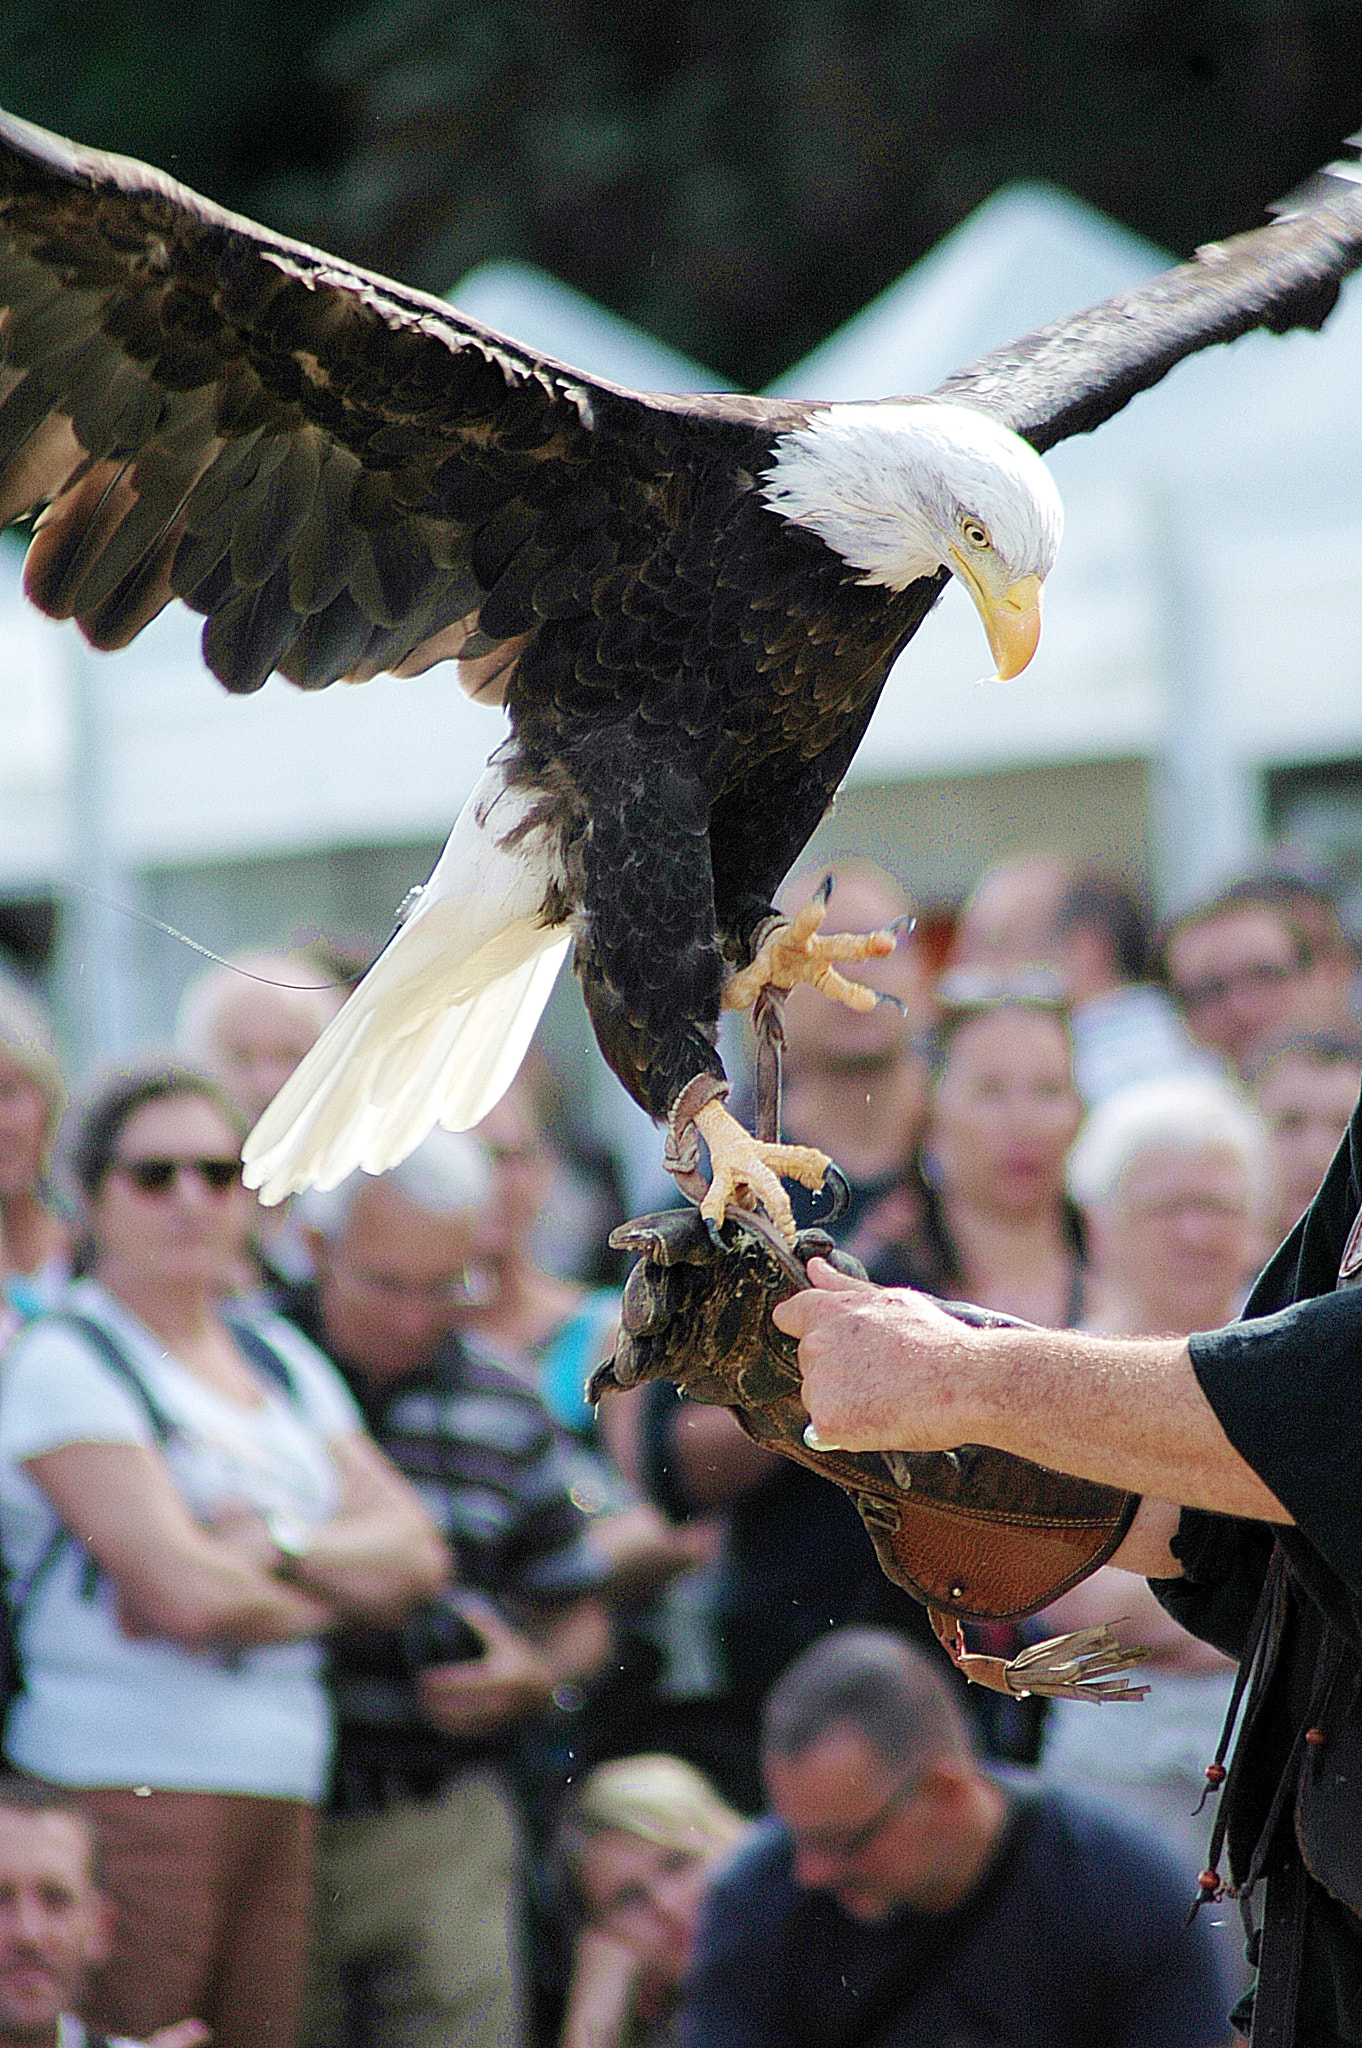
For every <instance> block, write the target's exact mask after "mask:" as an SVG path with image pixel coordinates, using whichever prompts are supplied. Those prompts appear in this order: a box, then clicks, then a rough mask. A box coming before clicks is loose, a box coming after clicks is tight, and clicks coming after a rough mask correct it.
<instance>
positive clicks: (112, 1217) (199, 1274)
mask: <svg viewBox="0 0 1362 2048" xmlns="http://www.w3.org/2000/svg"><path fill="white" fill-rule="evenodd" d="M240 1150H241V1140H240V1138H239V1136H238V1135H237V1132H236V1130H235V1128H234V1126H233V1125H232V1123H231V1122H230V1121H229V1119H228V1118H227V1117H225V1116H224V1115H223V1113H222V1111H221V1110H220V1109H219V1108H218V1107H217V1105H216V1103H214V1102H210V1101H209V1100H207V1098H206V1097H204V1096H201V1095H168V1096H163V1097H162V1098H160V1099H159V1100H157V1101H152V1102H144V1103H142V1104H141V1105H140V1107H139V1108H137V1109H135V1110H133V1112H132V1114H131V1115H130V1116H129V1117H128V1118H127V1119H126V1121H125V1122H124V1124H123V1126H122V1128H121V1129H120V1130H119V1132H118V1134H117V1137H116V1139H115V1140H114V1147H113V1159H112V1161H111V1163H110V1166H109V1169H108V1171H107V1172H106V1174H105V1175H104V1178H103V1180H102V1181H101V1182H100V1184H99V1187H98V1189H97V1190H96V1192H95V1195H94V1197H93V1199H92V1201H91V1203H90V1227H91V1231H92V1234H93V1237H94V1241H95V1247H96V1271H97V1273H98V1275H99V1277H100V1279H102V1280H104V1281H105V1282H106V1283H107V1284H108V1285H109V1286H110V1287H112V1288H113V1289H114V1291H115V1292H118V1291H119V1290H120V1287H126V1286H129V1285H131V1286H133V1287H142V1286H146V1285H148V1284H152V1285H156V1286H184V1287H189V1288H195V1287H208V1288H215V1289H218V1288H223V1287H226V1286H227V1285H228V1284H229V1283H230V1281H231V1280H232V1278H233V1276H234V1274H235V1272H236V1269H237V1263H238V1261H239V1260H240V1258H241V1257H242V1254H243V1251H244V1247H245V1242H246V1233H247V1230H248V1228H249V1225H250V1219H251V1215H252V1213H253V1210H254V1198H253V1197H252V1196H251V1195H250V1194H249V1193H248V1192H247V1191H246V1189H245V1188H244V1187H243V1186H242V1184H241V1163H240V1158H239V1153H240Z"/></svg>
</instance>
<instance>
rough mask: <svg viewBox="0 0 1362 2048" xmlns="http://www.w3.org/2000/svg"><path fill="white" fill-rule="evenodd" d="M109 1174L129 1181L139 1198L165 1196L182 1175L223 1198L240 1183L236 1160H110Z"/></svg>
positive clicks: (239, 1167)
mask: <svg viewBox="0 0 1362 2048" xmlns="http://www.w3.org/2000/svg"><path fill="white" fill-rule="evenodd" d="M109 1171H110V1172H111V1173H120V1174H122V1176H123V1178H124V1179H125V1180H128V1181H131V1183H132V1185H133V1186H134V1187H135V1188H136V1190H137V1192H138V1194H139V1195H167V1194H169V1192H170V1190H171V1187H172V1186H173V1184H174V1183H175V1182H176V1181H177V1180H178V1179H179V1177H180V1175H181V1174H182V1173H192V1174H195V1175H197V1177H198V1179H199V1181H200V1182H201V1183H202V1185H203V1186H204V1187H206V1188H207V1189H208V1191H209V1193H210V1194H214V1195H225V1194H226V1193H227V1191H228V1189H229V1188H233V1187H236V1186H237V1185H238V1184H239V1182H240V1180H241V1161H240V1160H239V1159H151V1158H148V1159H113V1160H110V1162H109Z"/></svg>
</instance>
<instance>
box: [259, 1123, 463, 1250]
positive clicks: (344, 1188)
mask: <svg viewBox="0 0 1362 2048" xmlns="http://www.w3.org/2000/svg"><path fill="white" fill-rule="evenodd" d="M376 1178H377V1179H380V1180H382V1181H383V1182H384V1184H385V1185H386V1186H388V1187H390V1188H394V1189H395V1190H396V1191H397V1193H398V1194H399V1195H401V1197H402V1199H403V1200H404V1201H406V1202H410V1203H411V1205H412V1207H413V1209H419V1210H420V1211H421V1212H422V1214H423V1215H426V1216H441V1217H444V1216H462V1215H464V1214H465V1213H466V1212H467V1211H468V1210H470V1209H477V1208H480V1207H481V1205H482V1204H483V1203H484V1202H485V1201H486V1200H487V1195H488V1191H489V1189H490V1187H491V1184H492V1177H491V1171H490V1169H489V1167H488V1164H487V1159H486V1156H485V1154H484V1153H483V1150H482V1147H481V1146H480V1145H479V1144H478V1142H477V1140H476V1139H475V1138H470V1137H469V1136H468V1135H467V1133H466V1132H464V1131H444V1130H440V1129H438V1128H437V1129H436V1130H433V1131H432V1132H431V1133H430V1136H429V1137H427V1138H423V1139H422V1140H421V1143H420V1144H419V1145H418V1146H417V1147H416V1150H415V1151H414V1152H409V1153H408V1154H407V1156H406V1158H405V1159H403V1160H400V1161H399V1162H398V1164H397V1165H396V1166H393V1167H389V1169H388V1171H387V1172H386V1173H384V1174H380V1175H377V1176H375V1175H374V1174H370V1173H363V1172H357V1173H351V1174H348V1175H347V1176H346V1178H345V1179H344V1180H343V1181H341V1182H340V1183H339V1184H338V1185H337V1186H336V1187H334V1188H327V1189H325V1190H322V1189H319V1188H308V1189H307V1190H306V1191H305V1192H304V1193H303V1194H301V1195H299V1196H297V1198H296V1209H295V1214H296V1215H297V1218H298V1221H299V1222H300V1223H301V1224H303V1225H304V1227H306V1228H311V1229H313V1230H318V1231H320V1232H321V1234H322V1236H323V1237H325V1238H337V1237H339V1236H340V1234H341V1232H342V1231H343V1230H344V1228H345V1226H346V1224H347V1223H348V1221H349V1219H350V1211H351V1209H352V1208H353V1207H354V1203H355V1197H356V1196H357V1195H358V1194H359V1193H360V1192H361V1190H362V1189H363V1188H366V1187H372V1186H373V1184H374V1181H375V1179H376Z"/></svg>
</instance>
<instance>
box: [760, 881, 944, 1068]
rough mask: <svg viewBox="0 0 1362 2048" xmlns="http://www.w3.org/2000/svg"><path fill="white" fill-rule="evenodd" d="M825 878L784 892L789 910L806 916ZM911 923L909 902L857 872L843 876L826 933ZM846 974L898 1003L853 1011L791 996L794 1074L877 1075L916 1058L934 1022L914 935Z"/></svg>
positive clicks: (809, 994)
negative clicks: (809, 1070) (919, 1038)
mask: <svg viewBox="0 0 1362 2048" xmlns="http://www.w3.org/2000/svg"><path fill="white" fill-rule="evenodd" d="M819 879H820V878H819V877H818V876H817V875H813V874H810V875H806V876H804V877H803V878H802V879H798V880H796V881H795V882H794V883H793V884H792V885H791V886H790V888H789V889H788V890H786V891H785V892H783V894H782V901H783V902H784V904H785V906H786V908H787V910H789V911H791V912H793V911H796V910H799V909H802V908H803V906H804V904H805V903H806V902H807V900H808V898H809V897H810V896H811V895H812V894H813V892H814V890H815V889H816V888H817V887H818V883H819ZM902 915H903V900H902V898H901V897H898V896H896V895H895V894H894V893H893V891H892V890H891V889H889V888H888V887H887V886H886V885H885V884H884V883H882V882H880V881H879V880H878V878H877V877H876V876H874V875H871V874H863V873H859V872H857V871H856V870H855V869H852V870H851V871H850V872H849V873H847V874H844V875H839V876H838V878H837V881H836V885H835V887H834V888H833V892H832V896H831V898H830V899H829V902H828V914H827V916H826V918H825V919H824V921H823V926H822V929H823V931H824V933H827V934H831V933H833V932H873V931H880V930H882V929H883V928H884V927H885V926H886V925H890V924H892V923H893V922H894V919H895V918H896V917H901V916H902ZM845 972H846V974H847V976H848V978H849V979H851V980H854V981H863V982H864V983H865V984H866V986H867V988H873V989H878V990H880V991H882V992H883V993H884V994H886V995H891V996H894V997H895V998H896V999H897V1003H898V1004H901V1005H902V1009H900V1008H898V1007H896V1004H895V1003H877V1004H876V1006H875V1008H874V1009H873V1010H864V1011H862V1010H849V1009H848V1008H847V1007H846V1005H845V1003H837V1002H829V1000H828V998H827V997H826V996H824V995H820V994H819V992H818V990H817V989H812V988H796V989H793V990H791V992H790V995H789V998H788V1000H787V1002H786V1005H785V1036H786V1044H787V1047H788V1053H789V1059H790V1063H791V1067H792V1069H795V1068H800V1067H803V1066H806V1065H807V1066H819V1067H837V1068H843V1069H849V1068H858V1067H865V1068H867V1069H870V1070H872V1071H873V1070H875V1069H877V1068H879V1067H883V1066H886V1065H888V1064H890V1063H892V1062H894V1061H897V1060H899V1059H901V1058H904V1057H906V1056H908V1055H909V1053H910V1051H911V1048H912V1043H913V1039H914V1036H915V1034H916V1032H917V1031H918V1030H919V1029H920V1028H921V1026H922V1024H923V1021H924V1018H925V1015H926V976H925V973H924V971H923V965H922V957H921V954H920V952H919V950H918V948H917V946H916V945H915V944H914V943H913V940H912V939H911V937H910V936H909V935H908V934H907V933H901V934H900V936H899V941H898V944H897V945H896V946H895V948H894V950H893V952H892V953H888V954H886V955H885V956H884V958H883V959H879V960H855V961H851V962H849V963H848V965H847V967H846V969H845Z"/></svg>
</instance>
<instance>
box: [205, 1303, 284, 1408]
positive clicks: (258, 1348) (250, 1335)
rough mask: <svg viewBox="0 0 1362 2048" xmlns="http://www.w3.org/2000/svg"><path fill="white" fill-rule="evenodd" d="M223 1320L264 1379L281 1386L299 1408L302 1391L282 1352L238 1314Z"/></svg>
mask: <svg viewBox="0 0 1362 2048" xmlns="http://www.w3.org/2000/svg"><path fill="white" fill-rule="evenodd" d="M223 1321H224V1322H225V1323H226V1325H227V1328H228V1329H229V1330H230V1331H231V1333H232V1340H233V1342H234V1343H236V1344H239V1345H240V1347H241V1349H242V1350H243V1351H244V1352H245V1354H246V1356H247V1358H249V1360H250V1361H251V1364H252V1365H253V1366H254V1367H255V1368H256V1370H257V1371H258V1372H262V1373H263V1374H264V1375H265V1377H266V1379H269V1380H273V1381H274V1384H275V1385H276V1386H277V1387H282V1389H283V1391H284V1392H285V1393H286V1394H287V1395H288V1398H289V1400H290V1402H291V1403H292V1405H293V1406H294V1407H295V1408H297V1409H299V1410H301V1409H302V1406H303V1397H302V1392H301V1390H300V1388H299V1386H298V1382H297V1380H296V1379H295V1378H294V1376H293V1369H292V1367H291V1366H290V1365H289V1363H288V1360H287V1359H286V1358H285V1357H284V1356H283V1354H282V1352H279V1351H276V1350H275V1348H274V1346H273V1345H272V1344H271V1343H270V1342H269V1340H268V1338H266V1337H262V1336H261V1334H260V1332H259V1330H257V1329H256V1327H255V1325H254V1324H253V1323H247V1322H243V1321H242V1320H241V1318H240V1317H238V1316H224V1317H223Z"/></svg>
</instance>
